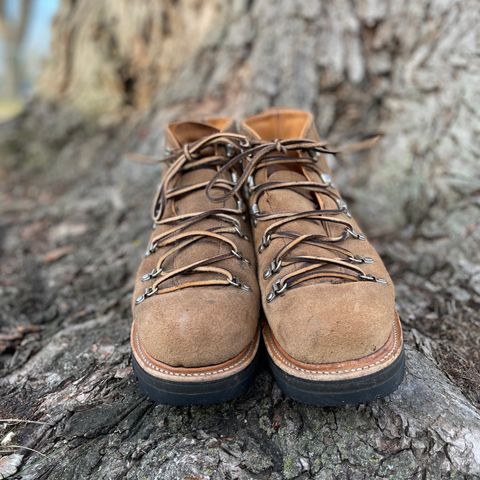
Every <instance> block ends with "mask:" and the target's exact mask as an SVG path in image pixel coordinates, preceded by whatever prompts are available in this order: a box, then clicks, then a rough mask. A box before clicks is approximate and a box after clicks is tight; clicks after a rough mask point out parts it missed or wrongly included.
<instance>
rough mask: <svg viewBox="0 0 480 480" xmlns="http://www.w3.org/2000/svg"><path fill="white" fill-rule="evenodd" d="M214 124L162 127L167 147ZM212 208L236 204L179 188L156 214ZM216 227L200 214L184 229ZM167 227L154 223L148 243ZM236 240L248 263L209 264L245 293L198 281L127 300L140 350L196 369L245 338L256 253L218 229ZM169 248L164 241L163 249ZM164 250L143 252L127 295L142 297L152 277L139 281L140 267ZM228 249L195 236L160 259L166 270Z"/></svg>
mask: <svg viewBox="0 0 480 480" xmlns="http://www.w3.org/2000/svg"><path fill="white" fill-rule="evenodd" d="M215 125H217V126H219V127H220V128H222V127H228V122H227V121H224V119H218V120H215V119H214V120H212V121H211V122H209V125H207V124H200V123H194V122H189V123H183V124H173V125H170V126H169V128H168V129H167V142H168V144H167V146H168V147H169V148H178V147H181V146H182V145H183V144H184V143H187V142H192V141H195V140H198V139H199V138H201V137H203V136H205V135H210V134H212V133H215V132H218V131H219V130H218V129H217V128H215ZM215 171H216V170H215V167H209V168H201V169H195V170H192V171H188V172H184V173H182V174H180V175H178V176H177V177H176V178H177V180H176V183H175V185H174V187H178V186H189V185H193V184H198V183H200V182H204V181H208V180H209V179H210V178H211V176H212V175H213V174H214V173H215ZM219 207H227V208H235V207H236V201H235V200H234V199H232V198H230V199H228V200H226V201H225V202H224V203H213V202H211V201H209V200H208V198H207V197H206V195H205V191H204V190H203V189H202V190H198V191H194V192H190V193H186V194H185V195H183V196H182V197H181V198H179V199H175V201H168V202H167V206H166V209H165V212H164V214H163V217H162V218H168V217H169V216H170V217H171V216H175V215H181V214H184V213H192V212H199V211H204V210H210V209H215V208H219ZM236 218H237V219H238V220H239V221H240V222H241V230H242V231H243V232H244V233H245V234H246V235H248V236H249V237H250V236H251V233H250V227H249V226H248V224H247V223H246V222H245V220H244V219H242V218H241V217H240V216H239V215H237V216H236ZM218 225H219V221H218V220H217V219H215V218H213V219H212V218H210V219H206V220H202V221H200V222H198V223H196V224H195V225H194V226H191V227H188V228H187V229H186V230H185V231H188V230H208V229H209V228H212V227H215V226H218ZM170 227H171V226H169V227H167V226H163V225H161V226H157V227H156V229H155V230H154V231H153V232H152V235H151V237H150V241H149V243H151V241H152V239H153V237H154V236H155V235H158V233H159V232H162V231H165V230H167V229H168V228H170ZM225 236H227V237H228V238H230V239H231V240H233V241H234V242H235V243H236V245H237V246H238V250H239V251H240V252H241V253H242V255H243V256H244V257H246V258H247V259H248V260H250V262H251V264H250V265H248V264H247V263H245V262H243V261H241V260H239V259H237V258H235V257H233V258H228V259H226V260H223V261H221V262H217V263H215V266H218V267H224V268H226V269H228V270H229V271H230V272H232V274H233V275H234V276H236V277H238V278H239V279H240V280H241V281H242V282H244V283H245V284H247V285H248V286H249V287H250V288H251V291H245V290H242V289H240V288H236V287H234V286H231V285H229V286H201V287H191V288H185V289H181V290H175V291H173V292H169V293H161V294H155V295H153V296H151V297H149V298H147V299H145V300H144V301H143V302H142V303H140V304H138V305H135V304H134V303H133V304H132V310H133V317H134V322H135V323H136V327H137V331H138V334H139V338H140V342H141V344H142V346H143V348H144V349H145V350H146V351H147V352H148V353H149V354H150V355H151V356H152V357H154V358H155V359H157V360H159V361H161V362H164V363H166V364H168V365H171V366H175V367H177V366H179V367H180V366H182V367H201V366H208V365H214V364H218V363H222V362H224V361H227V360H229V359H230V358H233V357H234V356H236V355H237V354H239V353H240V352H241V351H242V350H244V349H245V348H247V346H248V345H249V344H250V342H252V340H253V339H254V336H255V334H256V331H257V329H258V318H259V308H260V302H259V290H258V284H257V280H256V274H255V255H254V253H253V246H252V242H251V241H248V240H245V239H242V238H240V237H239V236H238V235H235V234H230V233H228V234H225ZM170 248H171V247H170ZM165 250H166V248H160V249H159V250H158V251H157V252H155V253H154V254H153V255H150V256H147V257H145V258H144V259H143V260H142V262H141V264H140V267H139V269H138V274H137V277H136V282H135V290H134V295H133V298H136V297H137V296H138V295H141V294H142V293H143V292H144V290H145V287H148V286H149V285H151V282H142V281H141V277H142V275H143V274H144V273H146V272H150V271H151V270H152V269H153V267H154V266H155V264H156V263H157V260H158V258H159V255H162V254H163V253H164V252H165ZM224 252H228V246H227V245H225V244H223V243H221V242H219V241H218V240H216V239H209V238H202V239H201V240H199V241H196V242H195V243H193V244H191V245H189V246H188V247H186V248H184V249H183V250H180V251H178V252H176V253H175V254H174V255H172V257H170V258H169V260H168V262H167V264H166V265H165V267H166V269H167V270H171V269H174V268H178V267H181V266H183V265H188V264H190V263H192V262H194V261H197V260H198V261H199V260H202V259H206V258H210V257H214V256H216V255H219V254H222V253H224ZM209 275H210V276H211V274H209V273H203V272H202V273H195V274H193V275H189V277H188V280H195V279H200V278H203V279H205V278H209ZM184 281H186V280H185V278H184V277H183V278H182V276H178V277H175V278H174V279H173V281H172V282H170V283H171V285H178V284H179V283H181V282H184Z"/></svg>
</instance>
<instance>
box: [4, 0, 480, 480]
mask: <svg viewBox="0 0 480 480" xmlns="http://www.w3.org/2000/svg"><path fill="white" fill-rule="evenodd" d="M127 5H128V7H127ZM82 10H88V11H89V12H90V13H89V14H87V13H85V12H84V13H83V14H81V11H82ZM107 18H108V19H109V20H108V21H107V20H106V19H107ZM197 19H202V21H201V22H200V23H201V25H197V24H196V20H197ZM479 20H480V6H479V4H478V3H477V2H475V1H473V0H472V1H469V0H465V1H455V0H442V1H440V0H433V1H430V2H426V1H405V2H397V1H394V0H391V1H380V0H378V1H376V0H369V1H367V0H365V1H360V0H351V1H346V0H345V1H343V0H339V1H335V2H327V1H313V0H312V1H308V0H305V1H301V0H278V1H276V2H271V1H267V0H253V1H246V0H245V1H241V0H239V1H234V2H225V1H222V0H217V1H214V0H212V1H204V2H200V1H188V0H183V1H181V0H180V1H176V2H174V1H171V2H159V1H153V0H151V1H147V0H145V1H139V2H129V1H127V0H118V1H113V0H112V1H108V0H102V1H100V0H86V1H84V2H65V3H64V4H63V6H62V10H61V12H60V15H59V17H58V20H57V23H56V26H55V32H54V45H53V47H54V48H53V53H52V58H51V61H50V63H49V66H48V67H47V69H46V71H45V74H44V77H43V79H44V82H45V81H46V84H47V85H49V87H48V88H47V87H45V84H43V87H41V88H40V89H39V94H38V99H37V100H36V101H35V102H34V103H33V104H32V105H31V106H30V108H29V109H27V111H26V112H25V114H24V115H23V116H22V117H20V118H19V119H18V120H16V121H15V122H12V123H10V124H8V125H4V126H3V127H2V128H1V129H0V135H1V138H2V147H1V151H2V164H1V165H2V170H1V171H0V176H1V178H2V189H1V198H0V211H1V220H0V222H1V223H0V233H1V235H0V238H1V242H0V248H1V271H2V277H1V283H0V302H1V308H0V322H1V332H0V362H1V365H2V370H1V379H0V382H1V390H0V402H1V403H0V405H1V407H0V420H1V419H3V420H4V421H1V423H0V425H1V426H2V427H1V428H2V430H0V441H1V442H2V443H1V445H0V449H1V450H0V451H1V452H3V454H4V456H3V458H1V459H0V472H2V474H3V475H4V476H5V475H8V474H11V475H12V478H22V479H46V478H48V479H62V480H64V479H78V478H94V479H112V478H128V479H137V478H138V479H140V478H156V479H162V480H163V479H180V478H181V479H204V478H212V479H237V478H238V479H250V478H257V479H274V480H277V479H281V478H288V479H293V478H301V479H303V478H305V479H307V478H318V479H333V478H339V479H343V478H352V479H372V478H393V479H410V478H419V479H438V478H480V413H479V406H480V393H479V384H480V367H479V365H480V348H479V347H480V340H479V339H480V335H479V334H480V318H479V314H478V307H479V304H480V262H479V260H480V253H479V248H478V245H479V242H480V215H479V213H480V212H479V210H480V201H479V192H480V171H479V170H480V169H479V167H478V159H477V158H476V157H477V156H478V154H479V153H480V142H479V140H478V138H479V135H478V133H479V127H480V123H479V118H480V117H479V105H480V102H479V100H480V82H479V81H478V76H479V73H480V57H479V56H478V48H479V44H478V35H479V25H480V22H479ZM149 25H151V27H148V28H151V33H150V34H149V35H147V36H144V37H143V40H142V42H143V43H142V47H141V48H140V47H139V50H137V47H135V48H128V46H132V45H136V43H135V42H136V40H135V38H137V36H140V37H141V36H142V35H144V33H143V32H145V30H146V29H147V26H149ZM162 25H163V27H162ZM82 32H83V33H82ZM92 32H94V33H95V34H94V33H92ZM76 35H78V37H77V36H76ZM112 44H113V45H116V47H115V48H114V49H113V50H106V51H105V50H102V48H103V47H104V46H105V45H112ZM167 46H168V47H167ZM138 52H140V53H138ZM145 52H146V53H145ZM89 59H90V60H89ZM104 59H108V60H109V61H106V62H104V61H103V60H104ZM140 59H148V60H145V61H146V63H145V65H141V64H140V63H141V62H140ZM153 59H155V61H154V60H153ZM62 62H63V63H62ZM139 62H140V63H139ZM55 72H56V73H55ZM125 72H128V74H125ZM136 72H141V74H137V73H136ZM148 72H150V73H151V76H149V73H148ZM59 75H60V76H59ZM125 75H126V77H127V78H135V79H136V80H135V81H133V82H128V81H127V82H125V78H126V77H125ZM48 79H50V80H48ZM100 79H102V80H100ZM54 80H58V83H55V82H54ZM104 81H105V82H107V83H104ZM95 82H96V83H95ZM122 82H123V83H122ZM148 82H151V83H149V84H148V86H145V85H146V84H147V83H148ZM109 85H110V86H111V85H117V86H118V89H117V90H114V89H112V88H111V87H110V86H109ZM46 96H48V97H49V98H50V99H51V100H53V101H54V102H55V105H52V104H47V103H46V102H45V101H44V100H43V99H44V98H45V97H46ZM87 97H89V98H93V99H101V100H100V101H97V100H94V101H92V103H90V104H89V102H88V101H87V100H85V102H84V101H83V100H82V99H83V98H85V99H87ZM273 104H275V105H288V106H298V107H303V108H307V109H310V110H312V111H313V112H314V113H316V114H317V115H318V124H319V128H320V131H321V133H322V134H323V135H324V136H325V137H327V138H329V139H332V141H333V142H334V143H336V142H339V141H342V140H346V139H348V138H350V136H351V134H352V133H353V136H354V137H355V136H357V137H358V136H360V135H361V134H362V133H363V132H373V131H381V132H383V133H384V137H383V139H382V141H381V143H380V145H379V147H377V148H376V149H375V150H372V151H371V152H369V153H368V154H363V155H359V156H355V157H348V158H347V157H345V158H340V159H338V162H337V164H336V178H337V181H338V183H339V184H340V185H341V187H342V191H343V192H345V194H346V196H347V198H348V199H349V200H350V203H351V205H352V209H353V211H354V213H355V215H356V216H358V218H359V219H360V220H361V221H362V223H363V225H364V228H365V231H366V232H367V233H368V234H369V235H370V237H372V238H373V239H374V240H375V242H376V244H377V245H378V247H379V250H380V251H381V253H382V254H383V256H384V258H385V260H386V262H387V264H388V266H389V268H390V271H391V273H392V276H393V278H394V280H395V282H396V287H397V297H398V307H399V310H400V313H401V316H402V319H403V321H404V326H405V331H406V342H407V354H408V358H407V361H408V367H407V375H406V380H405V382H404V384H402V386H401V387H400V389H399V390H398V391H397V392H396V393H395V394H393V395H391V396H390V397H389V398H387V399H385V400H381V401H377V402H374V403H372V404H370V405H367V406H360V407H345V408H335V409H334V408H329V409H320V408H314V407H308V406H303V405H299V404H296V403H294V402H292V401H290V400H288V399H286V398H284V396H283V395H282V394H281V392H280V391H279V389H278V388H277V387H276V386H275V384H274V383H273V382H272V379H271V376H270V374H269V373H268V371H267V370H266V369H263V370H262V372H261V373H260V375H259V376H258V379H257V381H256V383H255V385H254V388H253V389H252V390H251V392H250V393H249V394H248V395H247V396H246V397H245V398H242V399H240V400H238V401H235V402H232V403H229V404H225V405H220V406H214V407H208V408H200V407H195V408H193V407H192V408H173V407H165V406H154V405H153V404H152V403H151V402H149V401H148V400H146V399H145V398H144V397H143V396H142V395H141V393H139V391H138V390H137V386H136V384H135V382H134V380H133V378H132V371H131V368H130V366H129V346H128V336H129V324H130V313H129V297H130V291H131V288H132V283H133V282H132V274H133V272H134V269H135V268H136V265H137V262H138V260H139V256H140V255H141V252H142V251H143V247H144V243H145V241H146V236H147V234H148V228H149V224H150V221H149V218H148V206H149V202H150V198H151V195H152V193H153V188H154V185H155V184H156V183H157V181H158V178H159V174H160V172H159V169H158V168H157V167H145V166H139V165H134V164H131V163H129V162H128V161H127V160H126V159H125V157H124V155H123V153H124V152H125V151H128V150H135V151H140V152H143V153H148V154H158V153H159V152H160V151H161V142H162V139H161V134H160V132H161V128H162V127H163V125H164V124H165V122H167V121H168V120H169V119H172V118H177V117H178V116H182V115H197V116H198V115H202V114H207V113H209V114H210V113H217V112H221V113H230V114H235V115H242V114H245V113H253V112H256V111H258V110H259V109H261V108H263V107H266V106H268V105H273ZM79 105H81V106H82V109H83V111H82V112H81V113H80V112H79ZM147 106H148V108H147ZM134 107H135V108H134ZM141 107H143V108H141ZM90 112H95V120H94V119H93V118H92V117H88V114H89V113H90ZM99 112H109V114H108V115H99ZM113 113H115V115H113ZM86 116H87V117H86ZM86 118H87V119H86ZM119 119H121V120H119ZM6 419H21V420H30V421H37V422H44V423H21V422H15V421H14V420H10V421H5V420H6ZM2 438H3V441H2V440H1V439H2ZM14 445H22V446H24V447H29V448H32V449H35V450H37V451H38V452H40V453H36V452H32V451H30V450H26V449H22V448H15V447H14ZM42 454H43V455H42ZM44 455H45V456H44ZM0 478H1V477H0Z"/></svg>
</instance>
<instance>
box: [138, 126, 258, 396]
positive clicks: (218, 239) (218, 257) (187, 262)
mask: <svg viewBox="0 0 480 480" xmlns="http://www.w3.org/2000/svg"><path fill="white" fill-rule="evenodd" d="M230 126H231V122H230V120H228V119H214V120H211V121H209V122H208V123H195V122H183V123H174V124H171V125H169V126H168V128H167V133H166V141H167V147H168V148H169V149H170V150H171V155H170V156H169V158H168V159H167V160H168V161H169V163H168V165H167V166H166V167H165V171H164V174H163V179H162V182H161V186H160V189H159V191H158V194H157V196H156V198H155V201H154V204H153V220H154V228H153V231H152V233H151V235H150V241H149V245H148V248H147V252H146V254H145V257H144V259H143V261H142V262H141V264H140V268H139V270H138V275H137V279H136V283H135V291H134V299H133V302H132V311H133V320H134V321H133V325H132V332H131V346H132V350H133V366H134V369H135V373H136V375H137V378H138V379H139V381H140V384H141V386H142V388H143V389H144V391H145V392H146V393H147V395H148V396H150V397H151V398H152V399H154V400H156V401H158V402H161V403H169V404H176V405H183V404H198V403H201V404H204V403H205V404H206V403H217V402H222V401H225V400H229V399H231V398H234V397H237V396H238V395H240V394H242V393H243V392H245V391H246V389H247V388H248V386H249V385H250V383H251V381H252V379H253V375H254V369H255V363H256V358H257V351H258V344H259V328H258V319H259V309H260V301H259V298H260V297H259V290H258V284H257V279H256V273H255V254H254V252H253V246H252V241H251V239H250V238H249V232H250V228H249V226H248V225H247V224H246V223H245V207H244V204H243V202H242V198H241V196H240V195H239V194H238V193H233V194H232V195H231V196H230V198H229V199H227V200H225V201H224V202H222V203H221V204H218V203H212V202H211V201H210V200H208V199H207V197H206V195H205V186H206V185H207V183H208V182H209V180H210V179H211V178H212V177H213V175H214V174H215V173H217V172H218V170H219V169H220V168H221V167H222V166H223V165H225V163H226V162H227V161H228V160H229V158H230V157H232V156H234V155H236V154H238V153H240V151H241V148H242V145H241V143H242V137H241V136H240V135H237V134H233V133H227V130H229V127H230ZM239 176H240V172H239V171H236V170H235V169H229V170H228V171H226V172H224V173H221V174H220V175H218V176H217V185H216V187H215V188H214V189H213V190H214V193H216V194H218V193H225V192H229V191H231V190H232V189H233V188H234V186H235V181H236V179H237V178H238V177H239Z"/></svg>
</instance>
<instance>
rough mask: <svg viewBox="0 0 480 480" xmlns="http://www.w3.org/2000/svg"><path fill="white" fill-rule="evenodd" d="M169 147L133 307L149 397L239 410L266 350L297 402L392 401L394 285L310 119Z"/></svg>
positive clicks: (396, 370) (399, 370) (190, 131)
mask: <svg viewBox="0 0 480 480" xmlns="http://www.w3.org/2000/svg"><path fill="white" fill-rule="evenodd" d="M166 144H167V148H168V157H167V158H166V159H165V161H166V162H167V164H166V167H165V170H164V173H163V178H162V182H161V184H160V187H159V190H158V192H157V195H156V197H155V199H154V203H153V208H152V216H153V221H154V225H153V231H152V233H151V235H150V239H149V244H148V247H147V250H146V253H145V256H144V259H143V261H142V262H141V264H140V268H139V271H138V275H137V278H136V282H135V292H134V297H133V302H132V311H133V325H132V332H131V345H132V350H133V366H134V369H135V373H136V375H137V378H138V380H139V381H140V384H141V386H142V388H143V390H144V391H145V392H146V393H147V395H148V396H150V397H151V398H152V399H154V400H156V401H158V402H160V403H168V404H176V405H182V404H206V403H217V402H223V401H226V400H230V399H232V398H235V397H237V396H239V395H241V394H242V393H244V392H245V391H246V390H247V389H248V387H249V386H250V384H251V382H252V380H253V378H254V375H255V370H256V365H257V363H258V358H259V355H260V353H259V352H260V351H261V350H260V349H259V346H260V344H261V338H263V342H264V343H265V346H266V351H267V353H268V359H269V362H270V367H271V369H272V372H273V375H274V377H275V379H276V381H277V383H278V385H279V386H280V388H281V389H282V390H283V391H284V392H285V393H286V394H287V395H289V396H290V397H292V398H294V399H296V400H298V401H301V402H305V403H312V404H317V405H340V404H344V403H361V402H366V401H369V400H372V399H374V398H378V397H382V396H385V395H387V394H388V393H390V392H392V391H393V390H394V389H395V388H396V387H397V386H398V385H399V383H400V382H401V380H402V378H403V372H404V355H403V342H402V331H401V326H400V322H399V318H398V314H397V312H396V309H395V293H394V286H393V283H392V280H391V278H390V277H389V275H388V273H387V271H386V269H385V266H384V264H383V262H382V260H381V259H380V257H379V255H378V254H377V252H376V251H375V249H374V248H373V247H372V245H371V244H370V243H369V242H368V240H367V239H366V237H365V235H364V233H362V230H361V229H360V227H359V226H358V224H357V222H356V221H355V220H354V218H353V217H352V215H351V213H350V211H349V209H348V206H347V204H346V203H345V201H344V200H343V199H342V197H341V195H340V193H339V191H338V189H337V188H336V187H335V185H334V183H333V182H332V176H331V171H330V168H329V166H328V163H327V156H328V155H329V154H332V153H334V152H332V151H331V150H330V149H329V146H328V145H327V144H326V143H325V142H323V141H321V140H320V138H319V136H318V134H317V131H316V129H315V126H314V120H313V117H312V115H311V114H310V113H308V112H304V111H299V110H288V109H272V110H267V111H265V112H263V113H261V114H259V115H255V116H253V117H249V118H247V119H245V120H244V121H243V122H241V123H240V125H239V126H238V128H236V127H235V124H234V122H233V121H232V120H231V119H229V118H215V119H210V120H208V121H206V122H205V123H197V122H180V123H173V124H170V125H169V126H168V128H167V131H166ZM262 311H263V314H262V313H261V312H262ZM260 319H262V324H261V325H260V324H259V320H260Z"/></svg>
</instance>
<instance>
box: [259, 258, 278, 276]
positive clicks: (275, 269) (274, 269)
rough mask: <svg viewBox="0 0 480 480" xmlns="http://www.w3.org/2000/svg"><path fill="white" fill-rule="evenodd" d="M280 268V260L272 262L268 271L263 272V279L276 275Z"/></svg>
mask: <svg viewBox="0 0 480 480" xmlns="http://www.w3.org/2000/svg"><path fill="white" fill-rule="evenodd" d="M281 267H282V261H281V260H273V262H272V263H271V264H270V267H268V269H267V270H265V272H264V273H263V278H265V279H267V278H270V277H271V276H272V275H273V274H274V273H277V272H278V271H279V270H280V268H281Z"/></svg>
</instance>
